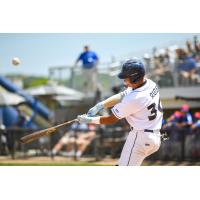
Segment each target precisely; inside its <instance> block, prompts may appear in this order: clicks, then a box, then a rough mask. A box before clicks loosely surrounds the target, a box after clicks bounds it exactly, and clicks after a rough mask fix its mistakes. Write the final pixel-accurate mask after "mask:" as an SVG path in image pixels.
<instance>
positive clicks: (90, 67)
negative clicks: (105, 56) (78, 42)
mask: <svg viewBox="0 0 200 200" xmlns="http://www.w3.org/2000/svg"><path fill="white" fill-rule="evenodd" d="M79 61H81V62H82V78H83V79H84V82H83V90H84V92H85V93H86V94H88V92H89V88H90V87H92V90H93V92H94V93H95V92H96V90H97V77H96V76H97V65H98V63H99V57H98V55H97V54H96V53H95V52H94V51H91V50H90V48H89V46H84V51H83V52H82V53H81V54H80V55H79V57H78V58H77V60H76V62H75V65H77V64H78V62H79Z"/></svg>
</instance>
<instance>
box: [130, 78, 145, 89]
mask: <svg viewBox="0 0 200 200" xmlns="http://www.w3.org/2000/svg"><path fill="white" fill-rule="evenodd" d="M146 82H147V80H146V79H143V80H142V81H141V83H137V84H133V86H132V88H133V90H135V89H137V88H140V87H142V86H144V85H145V84H146Z"/></svg>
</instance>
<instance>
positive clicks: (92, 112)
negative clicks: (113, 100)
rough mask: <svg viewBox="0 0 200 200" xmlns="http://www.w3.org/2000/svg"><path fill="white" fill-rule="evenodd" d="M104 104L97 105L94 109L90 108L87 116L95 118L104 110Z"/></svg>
mask: <svg viewBox="0 0 200 200" xmlns="http://www.w3.org/2000/svg"><path fill="white" fill-rule="evenodd" d="M103 108H104V107H103V104H102V103H101V102H100V103H98V104H96V105H95V106H94V107H92V108H90V110H89V111H88V113H87V115H88V116H90V117H94V116H95V115H96V114H97V113H98V112H99V111H101V110H103Z"/></svg>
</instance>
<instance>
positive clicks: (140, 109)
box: [77, 59, 163, 166]
mask: <svg viewBox="0 0 200 200" xmlns="http://www.w3.org/2000/svg"><path fill="white" fill-rule="evenodd" d="M118 77H119V78H120V79H124V83H125V85H126V86H127V89H126V90H125V91H124V92H121V93H119V94H116V95H114V96H111V97H110V98H108V99H106V100H104V101H102V102H100V103H98V104H97V105H95V106H94V107H92V108H91V109H90V110H89V111H88V113H87V115H86V114H85V115H79V116H78V117H77V119H78V120H79V122H80V123H94V124H112V123H115V122H117V121H118V120H120V119H122V118H125V119H126V120H127V122H128V123H129V125H130V127H131V131H130V133H129V135H128V137H127V139H126V142H125V144H124V147H123V150H122V153H121V156H120V159H119V161H118V165H119V166H129V165H132V166H139V165H141V164H142V162H143V160H144V159H145V158H146V157H147V156H149V155H151V154H152V153H154V152H156V151H157V150H158V149H159V147H160V144H161V135H160V129H161V126H162V119H163V111H162V105H161V101H160V97H159V91H158V87H157V85H156V84H155V83H154V82H153V81H151V80H150V79H146V78H145V67H144V65H143V63H142V62H141V61H140V60H138V59H130V60H128V61H126V62H125V63H124V64H123V65H122V70H121V72H120V73H119V75H118ZM111 107H113V108H112V109H111V111H112V113H113V114H112V115H109V116H96V114H97V113H98V112H99V111H100V110H102V109H104V108H111Z"/></svg>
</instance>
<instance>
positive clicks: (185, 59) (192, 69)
mask: <svg viewBox="0 0 200 200" xmlns="http://www.w3.org/2000/svg"><path fill="white" fill-rule="evenodd" d="M176 53H177V70H178V72H179V84H180V85H190V84H191V83H193V81H194V79H195V78H196V61H195V59H194V58H192V57H191V56H188V54H187V52H186V51H185V50H184V49H177V50H176Z"/></svg>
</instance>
